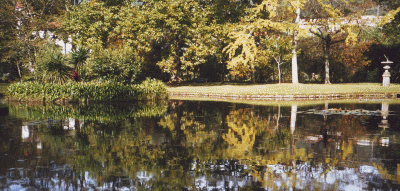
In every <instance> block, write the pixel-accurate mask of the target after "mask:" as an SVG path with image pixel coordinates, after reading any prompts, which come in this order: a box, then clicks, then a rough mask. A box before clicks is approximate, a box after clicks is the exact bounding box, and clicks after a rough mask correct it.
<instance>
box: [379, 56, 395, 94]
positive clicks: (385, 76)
mask: <svg viewBox="0 0 400 191" xmlns="http://www.w3.org/2000/svg"><path fill="white" fill-rule="evenodd" d="M381 63H382V65H384V67H383V69H384V70H385V72H384V73H383V74H382V86H383V87H389V86H390V72H389V69H390V65H391V64H393V62H392V61H389V60H387V61H384V62H381Z"/></svg>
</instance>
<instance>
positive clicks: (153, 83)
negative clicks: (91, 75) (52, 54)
mask: <svg viewBox="0 0 400 191" xmlns="http://www.w3.org/2000/svg"><path fill="white" fill-rule="evenodd" d="M6 96H7V97H9V98H11V99H18V100H26V101H30V100H31V101H43V100H45V101H46V102H53V101H56V100H68V101H72V102H78V101H94V102H98V101H129V100H154V99H164V98H166V96H167V89H166V87H165V85H164V83H163V82H161V81H159V80H155V79H147V80H145V81H144V82H142V83H141V84H134V85H125V84H122V83H107V82H104V83H95V82H89V83H85V82H80V83H67V84H63V85H59V84H42V83H37V82H23V83H15V84H11V85H10V86H9V87H8V89H7V92H6Z"/></svg>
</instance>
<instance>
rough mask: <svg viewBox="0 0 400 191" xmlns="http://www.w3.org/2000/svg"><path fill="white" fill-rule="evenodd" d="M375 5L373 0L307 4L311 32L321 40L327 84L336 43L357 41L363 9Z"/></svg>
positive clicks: (343, 0)
mask: <svg viewBox="0 0 400 191" xmlns="http://www.w3.org/2000/svg"><path fill="white" fill-rule="evenodd" d="M367 7H373V4H372V2H371V1H362V2H359V1H346V0H342V1H337V2H336V1H327V0H311V1H309V2H308V3H307V4H306V8H307V10H309V11H308V12H307V14H308V15H307V17H306V18H307V19H308V20H309V23H308V25H309V32H310V33H312V34H314V35H315V36H317V37H318V38H319V39H320V40H321V44H322V50H323V57H324V65H325V80H324V82H325V84H330V83H331V82H330V79H329V77H330V71H329V59H330V58H329V57H330V51H331V48H332V46H333V45H334V44H337V43H341V42H346V44H352V43H355V42H357V32H356V30H358V29H357V27H358V26H359V22H357V21H359V20H360V18H361V16H362V15H363V14H364V11H363V10H366V8H367Z"/></svg>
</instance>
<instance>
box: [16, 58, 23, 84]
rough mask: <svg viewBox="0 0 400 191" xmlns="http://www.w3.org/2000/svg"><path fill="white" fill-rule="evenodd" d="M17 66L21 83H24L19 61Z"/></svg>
mask: <svg viewBox="0 0 400 191" xmlns="http://www.w3.org/2000/svg"><path fill="white" fill-rule="evenodd" d="M16 64H17V69H18V76H19V81H22V74H21V68H20V67H19V61H17V62H16Z"/></svg>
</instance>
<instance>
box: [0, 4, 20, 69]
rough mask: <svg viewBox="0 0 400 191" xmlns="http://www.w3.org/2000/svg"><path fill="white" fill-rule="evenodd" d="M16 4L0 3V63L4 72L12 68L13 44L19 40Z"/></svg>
mask: <svg viewBox="0 0 400 191" xmlns="http://www.w3.org/2000/svg"><path fill="white" fill-rule="evenodd" d="M16 14H17V13H16V10H15V4H14V3H13V2H12V1H8V0H7V1H0V63H2V66H1V69H2V70H3V71H2V72H8V71H6V70H9V68H10V64H9V63H10V62H9V59H8V58H9V57H10V54H12V46H11V45H12V44H13V43H14V42H15V41H16V40H17V33H16V32H17V31H16V29H17V21H18V20H17V17H16Z"/></svg>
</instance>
